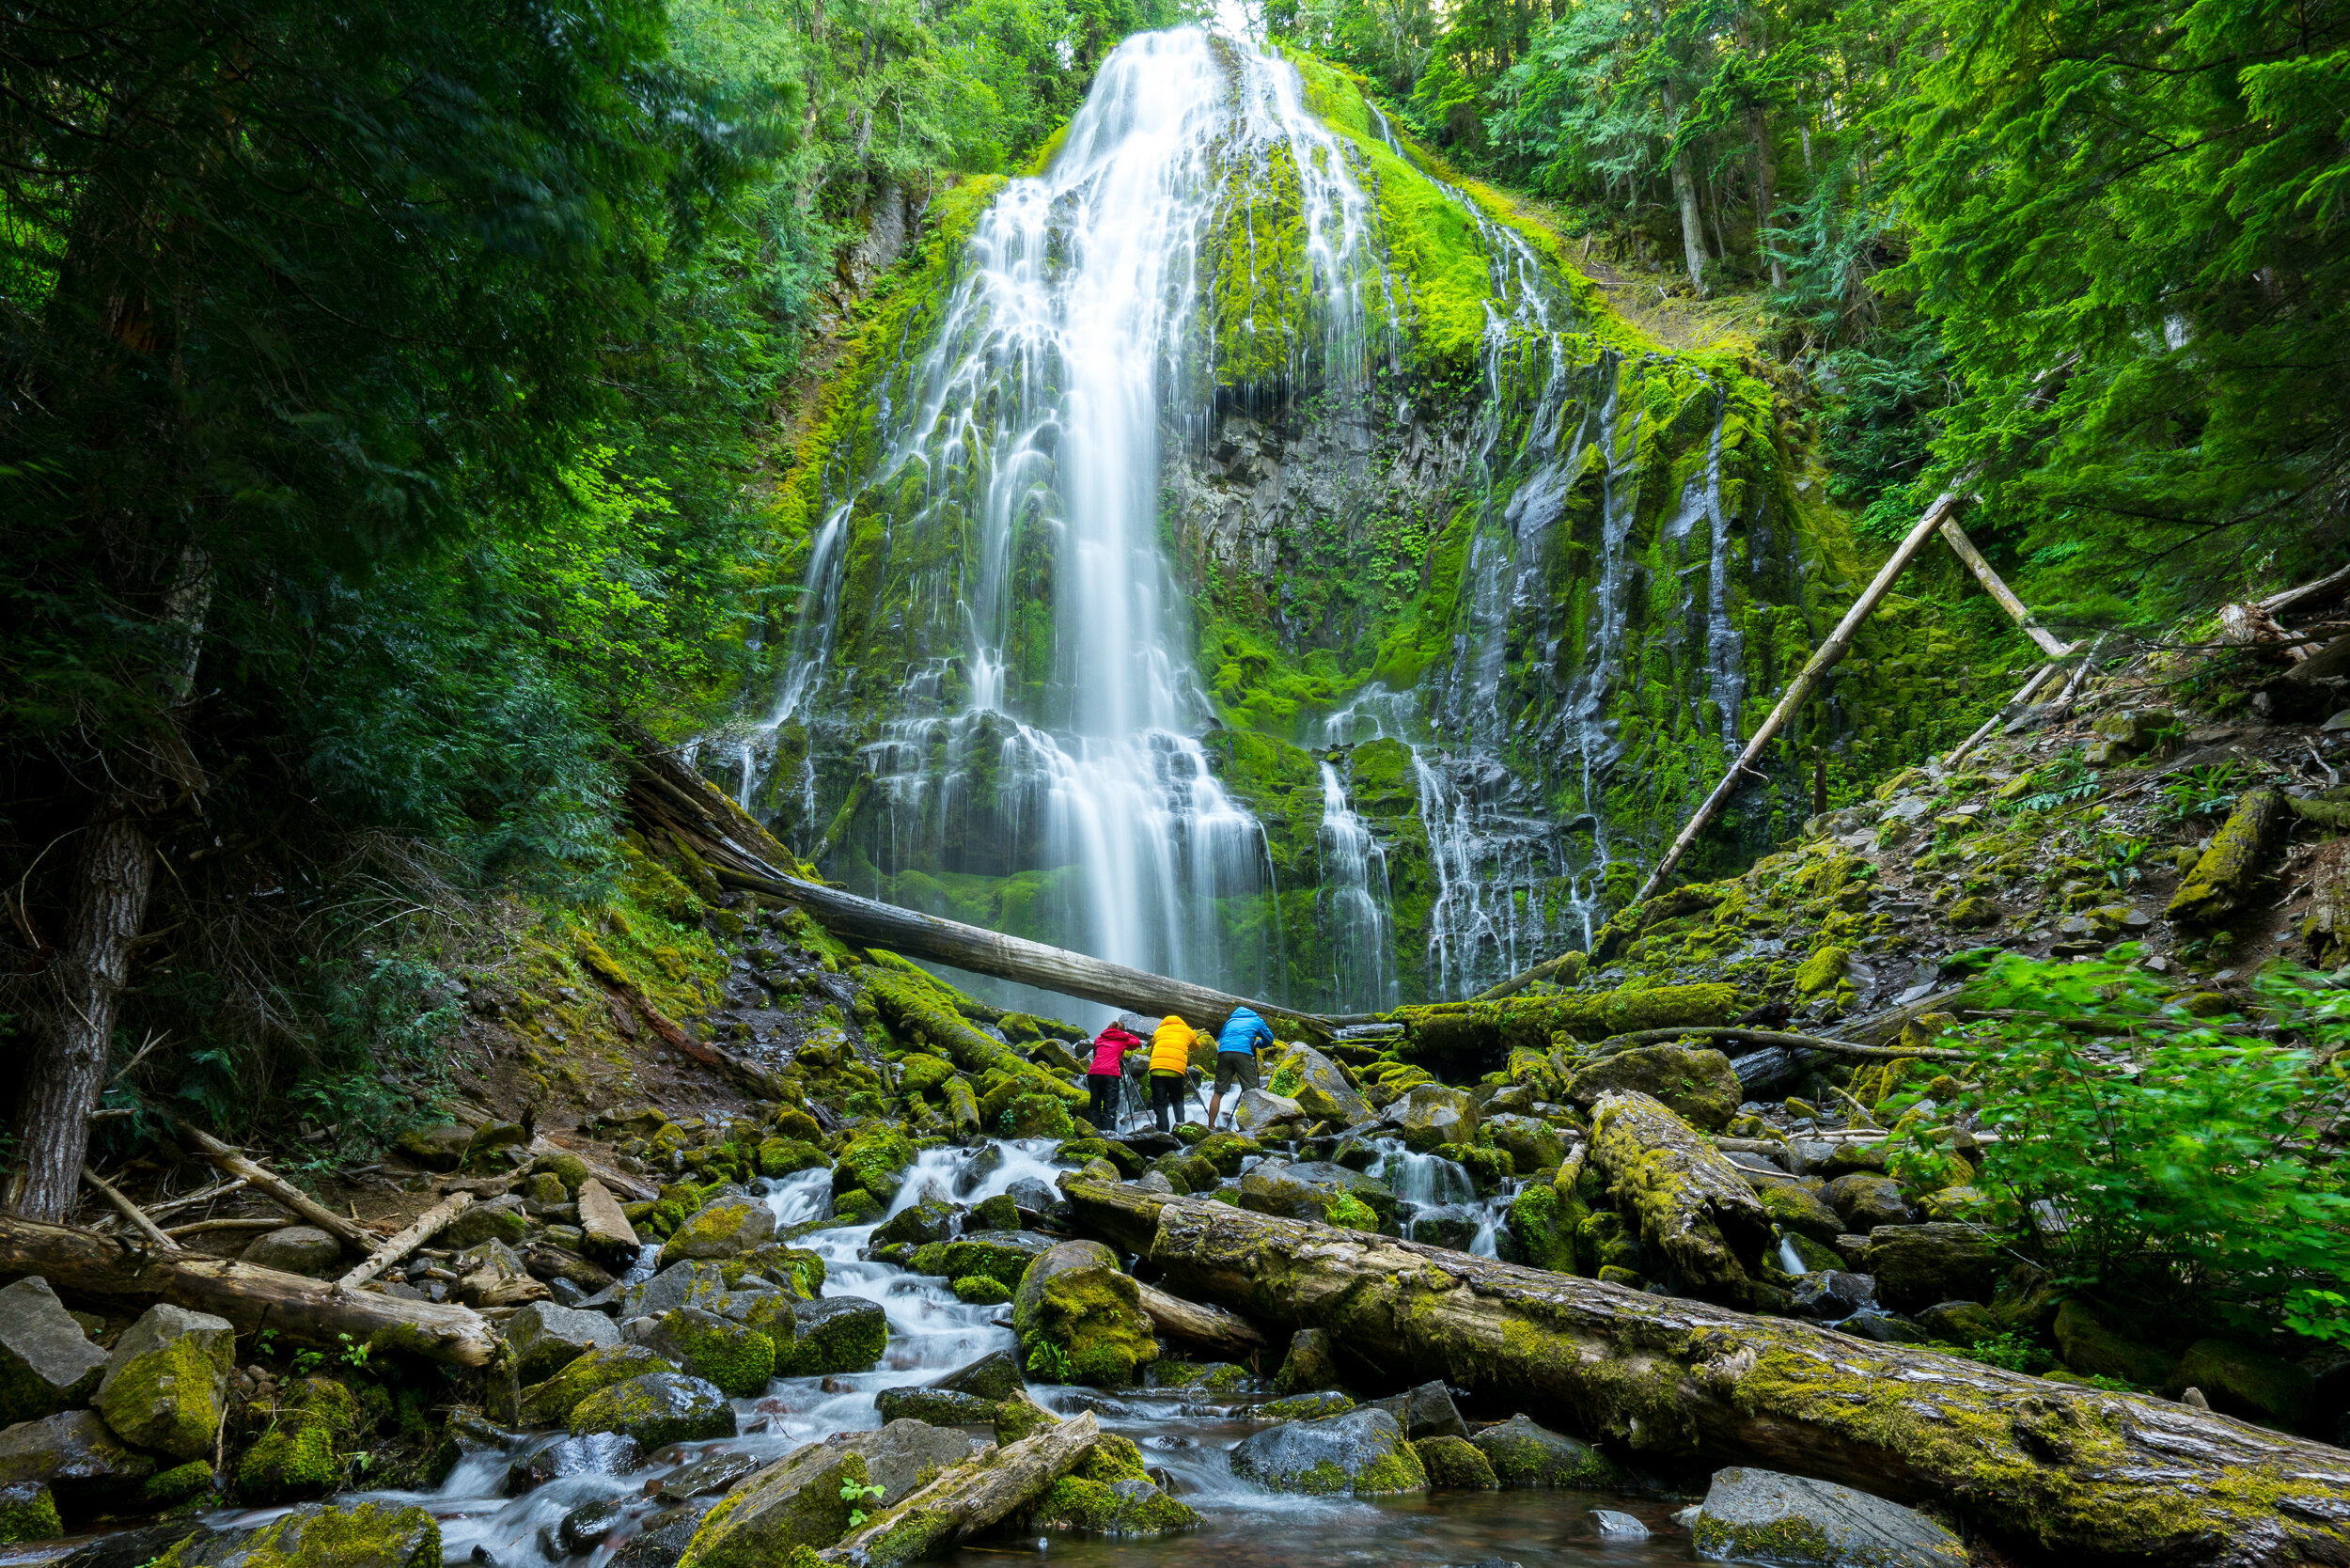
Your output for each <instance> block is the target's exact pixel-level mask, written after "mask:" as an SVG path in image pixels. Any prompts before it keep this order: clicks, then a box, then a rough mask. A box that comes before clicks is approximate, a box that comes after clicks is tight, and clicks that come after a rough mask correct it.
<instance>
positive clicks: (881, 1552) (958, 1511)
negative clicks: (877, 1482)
mask: <svg viewBox="0 0 2350 1568" xmlns="http://www.w3.org/2000/svg"><path fill="white" fill-rule="evenodd" d="M1101 1437H1102V1426H1101V1423H1100V1422H1099V1421H1097V1420H1095V1419H1094V1417H1093V1412H1092V1411H1090V1410H1089V1411H1087V1412H1086V1413H1085V1414H1084V1415H1082V1416H1079V1417H1077V1418H1075V1419H1073V1420H1066V1421H1061V1422H1058V1423H1057V1424H1056V1425H1053V1426H1048V1427H1046V1428H1045V1429H1044V1430H1043V1431H1042V1432H1040V1433H1037V1434H1036V1435H1033V1436H1030V1437H1024V1438H1022V1439H1021V1440H1020V1441H1019V1442H1017V1443H1012V1444H1010V1445H1008V1446H1007V1447H1004V1448H1000V1449H992V1450H986V1451H984V1452H981V1453H979V1454H978V1455H975V1456H974V1457H972V1458H970V1459H967V1460H965V1461H964V1463H962V1464H960V1465H957V1466H955V1467H954V1468H952V1469H950V1470H948V1472H947V1473H946V1474H944V1475H942V1476H940V1477H939V1478H938V1479H937V1480H936V1481H933V1482H931V1483H930V1484H929V1485H928V1486H925V1487H923V1488H922V1489H921V1490H920V1491H919V1492H917V1493H915V1494H914V1495H913V1496H912V1497H908V1498H906V1500H905V1501H903V1502H901V1503H900V1504H899V1505H898V1506H897V1507H895V1508H893V1509H890V1510H889V1511H888V1512H887V1513H883V1514H882V1515H880V1516H879V1517H878V1518H876V1519H874V1520H873V1521H872V1522H871V1523H870V1524H868V1525H864V1526H862V1527H860V1528H859V1529H856V1530H855V1531H854V1533H852V1534H851V1535H850V1536H848V1538H847V1539H845V1540H843V1541H842V1542H841V1543H840V1544H838V1545H835V1546H827V1547H825V1548H824V1549H823V1551H821V1552H819V1553H817V1554H816V1555H817V1556H818V1557H820V1558H822V1559H823V1560H825V1561H826V1562H848V1563H854V1564H855V1565H856V1568H903V1565H904V1564H906V1563H909V1562H912V1561H914V1560H916V1559H917V1558H922V1557H927V1556H929V1555H930V1554H931V1552H932V1550H933V1549H934V1548H939V1547H944V1546H947V1545H948V1544H952V1543H954V1542H958V1541H968V1540H969V1539H971V1537H973V1536H974V1535H977V1534H979V1531H981V1530H983V1529H987V1528H988V1527H989V1526H990V1525H993V1524H995V1523H997V1522H998V1521H1000V1520H1002V1519H1004V1518H1006V1517H1008V1516H1009V1515H1010V1514H1011V1513H1012V1512H1013V1511H1014V1510H1015V1509H1021V1508H1026V1507H1027V1506H1028V1505H1029V1504H1030V1503H1033V1502H1035V1501H1036V1500H1037V1499H1038V1498H1039V1497H1042V1496H1043V1495H1044V1494H1045V1492H1046V1491H1047V1490H1049V1489H1050V1488H1051V1486H1052V1484H1053V1482H1057V1481H1058V1480H1059V1479H1060V1478H1061V1477H1063V1476H1065V1475H1067V1474H1068V1473H1069V1472H1070V1471H1071V1470H1073V1469H1075V1468H1076V1467H1077V1466H1078V1464H1079V1463H1080V1462H1081V1461H1082V1460H1084V1458H1085V1457H1086V1455H1088V1454H1089V1453H1091V1452H1092V1451H1093V1448H1094V1445H1095V1444H1096V1443H1098V1442H1100V1441H1101Z"/></svg>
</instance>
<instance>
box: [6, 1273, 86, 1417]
mask: <svg viewBox="0 0 2350 1568" xmlns="http://www.w3.org/2000/svg"><path fill="white" fill-rule="evenodd" d="M106 1360H107V1357H106V1353H105V1352H104V1351H102V1350H101V1349H99V1348H98V1347H97V1346H96V1345H94V1344H92V1343H90V1340H89V1336H88V1335H87V1334H86V1333H84V1332H83V1331H82V1325H80V1324H78V1323H76V1322H74V1321H73V1317H72V1315H71V1313H69V1312H68V1311H67V1310H66V1309H65V1303H63V1302H61V1301H59V1300H58V1299H57V1293H56V1292H55V1291H53V1290H51V1289H50V1288H49V1282H48V1281H47V1280H46V1279H43V1278H40V1277H39V1275H35V1276H33V1277H32V1278H26V1279H19V1280H17V1281H16V1282H15V1283H14V1284H12V1285H9V1286H8V1287H6V1288H5V1289H0V1426H13V1425H15V1424H16V1423H17V1422H18V1421H33V1420H39V1419H41V1418H42V1417H44V1416H51V1415H55V1413H56V1412H58V1411H60V1410H64V1409H66V1408H68V1407H70V1406H71V1405H74V1404H78V1403H81V1402H82V1401H83V1400H85V1399H87V1398H88V1397H89V1395H90V1391H91V1390H92V1389H94V1388H97V1387H98V1380H99V1379H100V1378H101V1377H102V1376H103V1375H105V1371H106Z"/></svg>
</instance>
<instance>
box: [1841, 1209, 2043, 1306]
mask: <svg viewBox="0 0 2350 1568" xmlns="http://www.w3.org/2000/svg"><path fill="white" fill-rule="evenodd" d="M1861 1256H1862V1261H1863V1262H1865V1263H1866V1264H1867V1266H1868V1270H1869V1272H1870V1273H1872V1274H1873V1275H1875V1276H1876V1280H1877V1294H1878V1295H1880V1296H1882V1297H1883V1298H1884V1299H1885V1303H1886V1305H1887V1306H1888V1307H1892V1308H1894V1309H1897V1310H1900V1311H1904V1312H1916V1311H1922V1310H1923V1309H1926V1308H1928V1307H1932V1306H1935V1305H1937V1304H1938V1303H1941V1302H1945V1301H1960V1300H1966V1301H1988V1300H1990V1299H1991V1295H1992V1293H1993V1292H1994V1291H1995V1290H1997V1289H1998V1283H1999V1277H2000V1276H2001V1275H2002V1274H2004V1273H2005V1272H2006V1271H2007V1270H2008V1268H2010V1267H2011V1266H2013V1263H2014V1262H2015V1259H2014V1257H2013V1254H2012V1253H2011V1252H2010V1251H2009V1250H2008V1248H2007V1247H2006V1246H2005V1245H2004V1244H2003V1243H2002V1242H2001V1241H2000V1239H1999V1238H1998V1235H1997V1234H1994V1233H1992V1232H1988V1231H1982V1230H1979V1229H1977V1228H1976V1227H1975V1226H1972V1225H1947V1224H1936V1225H1880V1226H1878V1227H1877V1228H1876V1229H1875V1230H1872V1231H1870V1232H1869V1246H1868V1249H1867V1250H1866V1251H1865V1252H1864V1253H1863V1254H1862V1255H1861Z"/></svg>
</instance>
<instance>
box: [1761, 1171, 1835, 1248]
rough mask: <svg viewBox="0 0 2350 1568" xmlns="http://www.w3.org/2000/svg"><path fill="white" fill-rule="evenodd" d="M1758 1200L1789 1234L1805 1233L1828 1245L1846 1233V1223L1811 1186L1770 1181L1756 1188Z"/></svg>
mask: <svg viewBox="0 0 2350 1568" xmlns="http://www.w3.org/2000/svg"><path fill="white" fill-rule="evenodd" d="M1754 1196H1755V1199H1756V1200H1757V1201H1759V1202H1761V1203H1762V1205H1763V1213H1764V1214H1766V1215H1770V1217H1771V1223H1772V1224H1774V1225H1776V1226H1778V1228H1779V1229H1780V1230H1782V1231H1786V1232H1787V1233H1788V1234H1790V1235H1796V1236H1805V1237H1809V1238H1810V1240H1812V1241H1814V1242H1816V1243H1819V1244H1820V1245H1822V1246H1825V1245H1826V1244H1828V1243H1829V1242H1832V1241H1834V1240H1835V1239H1836V1238H1837V1237H1838V1236H1841V1235H1843V1234H1844V1233H1845V1231H1844V1222H1843V1220H1842V1219H1841V1218H1840V1217H1839V1216H1838V1215H1837V1213H1836V1211H1835V1210H1834V1209H1831V1208H1829V1207H1828V1206H1827V1205H1826V1204H1825V1203H1824V1202H1822V1201H1821V1200H1820V1199H1819V1196H1818V1195H1817V1194H1815V1193H1813V1192H1812V1191H1811V1190H1810V1188H1809V1187H1805V1186H1802V1185H1800V1184H1797V1183H1794V1182H1767V1183H1765V1184H1763V1185H1762V1186H1759V1187H1757V1188H1756V1189H1755V1193H1754Z"/></svg>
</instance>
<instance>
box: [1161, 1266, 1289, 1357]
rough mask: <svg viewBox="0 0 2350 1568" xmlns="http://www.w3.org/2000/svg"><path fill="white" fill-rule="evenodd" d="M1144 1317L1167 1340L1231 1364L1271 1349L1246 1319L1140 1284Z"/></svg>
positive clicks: (1234, 1313) (1221, 1309)
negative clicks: (1185, 1345) (1195, 1346)
mask: <svg viewBox="0 0 2350 1568" xmlns="http://www.w3.org/2000/svg"><path fill="white" fill-rule="evenodd" d="M1136 1289H1138V1290H1140V1291H1141V1293H1142V1310H1143V1315H1144V1316H1146V1317H1148V1318H1149V1319H1150V1320H1151V1326H1152V1327H1153V1328H1155V1329H1157V1330H1158V1331H1159V1333H1160V1335H1161V1336H1162V1337H1164V1338H1166V1339H1169V1340H1176V1341H1182V1342H1183V1343H1184V1344H1187V1345H1197V1346H1199V1348H1200V1349H1202V1350H1210V1351H1214V1353H1215V1354H1216V1355H1218V1356H1222V1357H1223V1358H1224V1359H1225V1360H1227V1361H1245V1360H1246V1359H1247V1358H1248V1357H1249V1356H1256V1355H1259V1354H1261V1353H1262V1352H1264V1351H1265V1350H1268V1349H1270V1348H1271V1346H1270V1344H1269V1343H1268V1341H1266V1339H1265V1337H1264V1336H1263V1335H1262V1334H1260V1333H1259V1332H1257V1327H1256V1325H1254V1324H1252V1323H1250V1322H1249V1321H1248V1320H1247V1319H1246V1318H1244V1317H1242V1316H1241V1315H1240V1314H1239V1313H1237V1312H1228V1311H1226V1310H1225V1309H1223V1308H1221V1307H1210V1306H1207V1305H1205V1304H1203V1303H1201V1302H1197V1301H1185V1300H1184V1299H1183V1297H1182V1296H1179V1295H1169V1294H1167V1293H1166V1292H1165V1291H1163V1290H1160V1289H1159V1288H1158V1287H1157V1286H1155V1285H1138V1286H1137V1287H1136Z"/></svg>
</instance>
